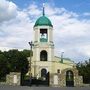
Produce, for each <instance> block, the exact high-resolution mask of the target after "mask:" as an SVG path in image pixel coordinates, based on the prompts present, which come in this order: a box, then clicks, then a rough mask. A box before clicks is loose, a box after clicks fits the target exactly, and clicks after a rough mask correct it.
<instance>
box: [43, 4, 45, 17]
mask: <svg viewBox="0 0 90 90" xmlns="http://www.w3.org/2000/svg"><path fill="white" fill-rule="evenodd" d="M44 9H45V4H44V3H43V16H44V15H45V10H44Z"/></svg>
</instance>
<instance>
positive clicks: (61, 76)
mask: <svg viewBox="0 0 90 90" xmlns="http://www.w3.org/2000/svg"><path fill="white" fill-rule="evenodd" d="M68 70H71V71H72V72H73V76H74V77H73V78H74V86H83V78H82V76H79V75H78V70H77V69H76V68H75V67H74V68H67V69H64V70H63V71H61V73H56V74H54V73H53V74H50V86H58V87H65V86H66V72H67V71H68ZM55 75H57V77H58V84H57V83H56V84H55V83H54V82H55V81H56V80H54V76H55Z"/></svg>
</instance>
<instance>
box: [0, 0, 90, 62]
mask: <svg viewBox="0 0 90 90" xmlns="http://www.w3.org/2000/svg"><path fill="white" fill-rule="evenodd" d="M43 3H45V14H46V16H47V17H48V18H49V19H50V20H51V22H52V24H53V28H54V30H53V37H54V44H55V55H58V56H60V55H61V52H64V57H68V58H71V59H72V60H74V61H75V62H79V61H84V60H88V59H89V58H90V0H0V50H9V49H19V50H21V49H29V45H28V42H29V41H31V40H33V26H34V24H35V21H36V20H37V19H38V17H40V16H42V5H43Z"/></svg>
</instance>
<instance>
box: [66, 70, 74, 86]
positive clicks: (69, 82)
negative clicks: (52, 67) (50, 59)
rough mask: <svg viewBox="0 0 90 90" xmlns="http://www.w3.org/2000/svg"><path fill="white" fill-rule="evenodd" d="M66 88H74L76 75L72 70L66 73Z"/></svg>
mask: <svg viewBox="0 0 90 90" xmlns="http://www.w3.org/2000/svg"><path fill="white" fill-rule="evenodd" d="M66 86H68V87H73V86H74V75H73V72H72V71H71V70H68V71H67V72H66Z"/></svg>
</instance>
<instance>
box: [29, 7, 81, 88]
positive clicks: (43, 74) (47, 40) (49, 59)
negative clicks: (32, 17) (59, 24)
mask: <svg viewBox="0 0 90 90" xmlns="http://www.w3.org/2000/svg"><path fill="white" fill-rule="evenodd" d="M33 33H34V40H33V44H34V46H33V49H32V50H33V56H32V57H31V61H30V60H29V62H31V63H30V65H31V66H30V67H31V70H30V71H29V73H30V72H31V73H32V77H36V78H37V79H40V78H41V79H43V80H46V79H47V76H48V75H49V77H48V79H49V81H48V82H49V85H50V86H59V87H60V86H61V87H62V86H80V85H82V76H78V70H77V69H76V66H75V63H74V62H73V61H72V60H70V59H68V58H63V57H58V56H54V49H55V47H54V45H55V43H54V42H53V25H52V22H51V21H50V19H49V18H47V17H46V15H45V12H44V7H43V14H42V16H41V17H39V18H38V19H37V20H36V22H35V24H34V27H33Z"/></svg>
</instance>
